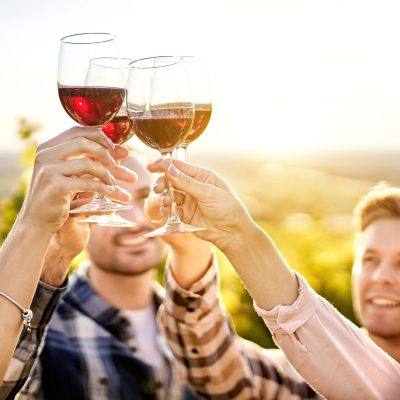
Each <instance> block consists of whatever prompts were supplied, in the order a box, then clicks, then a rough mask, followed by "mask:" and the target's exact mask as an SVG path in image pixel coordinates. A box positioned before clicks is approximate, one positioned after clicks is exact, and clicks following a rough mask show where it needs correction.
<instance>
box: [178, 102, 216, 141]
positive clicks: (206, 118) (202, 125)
mask: <svg viewBox="0 0 400 400" xmlns="http://www.w3.org/2000/svg"><path fill="white" fill-rule="evenodd" d="M211 111H212V105H211V104H195V107H194V119H193V125H192V128H191V129H190V132H189V134H188V135H187V136H186V137H185V138H184V139H183V141H182V143H181V144H182V145H186V146H187V145H188V144H189V143H192V142H193V141H194V140H196V139H197V138H198V137H199V136H200V135H201V134H202V133H203V132H204V131H205V129H206V128H207V125H208V123H209V122H210V118H211Z"/></svg>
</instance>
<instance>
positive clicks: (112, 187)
mask: <svg viewBox="0 0 400 400" xmlns="http://www.w3.org/2000/svg"><path fill="white" fill-rule="evenodd" d="M106 189H107V191H108V192H109V193H111V192H113V191H114V190H115V187H114V186H113V185H106Z"/></svg>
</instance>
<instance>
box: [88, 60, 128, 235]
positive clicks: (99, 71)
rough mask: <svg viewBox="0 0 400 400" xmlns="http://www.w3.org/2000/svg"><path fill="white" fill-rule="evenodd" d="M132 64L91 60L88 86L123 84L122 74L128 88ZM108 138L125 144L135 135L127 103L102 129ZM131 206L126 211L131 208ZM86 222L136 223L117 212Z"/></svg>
mask: <svg viewBox="0 0 400 400" xmlns="http://www.w3.org/2000/svg"><path fill="white" fill-rule="evenodd" d="M131 62H132V60H131V59H129V58H116V57H98V58H93V59H92V60H90V65H89V70H88V74H87V78H86V84H87V85H92V84H93V85H94V84H96V82H98V81H101V80H106V81H107V82H109V83H110V84H111V83H112V82H115V85H118V84H120V83H121V74H122V76H123V82H124V87H126V83H127V78H128V66H129V64H130V63H131ZM102 130H103V132H104V133H105V134H106V136H107V137H108V138H109V139H110V140H111V141H112V142H113V143H115V144H123V143H125V142H126V141H127V140H129V139H130V138H131V137H132V136H133V135H134V132H133V129H132V126H131V124H130V122H129V119H128V114H127V110H126V102H125V101H124V102H123V104H122V105H121V107H120V109H119V111H118V113H117V114H116V116H114V117H113V118H112V119H111V120H110V121H108V122H106V123H105V124H104V125H103V127H102ZM131 207H132V206H131V205H129V206H127V207H125V208H124V209H127V208H131ZM84 222H89V223H95V224H98V225H101V226H113V227H134V226H136V223H135V222H133V221H130V220H128V219H125V218H122V217H121V216H120V215H117V214H116V213H115V212H113V213H112V214H106V215H93V216H90V217H88V218H86V219H85V220H84Z"/></svg>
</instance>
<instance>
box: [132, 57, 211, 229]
mask: <svg viewBox="0 0 400 400" xmlns="http://www.w3.org/2000/svg"><path fill="white" fill-rule="evenodd" d="M127 107H128V116H129V118H130V120H131V124H132V126H133V130H134V132H135V134H136V136H137V137H138V138H139V139H140V140H141V141H142V142H143V143H145V144H146V145H147V146H149V147H152V148H153V149H157V150H159V151H160V153H161V154H162V157H163V159H164V160H169V162H170V160H171V157H172V151H173V150H174V148H175V147H176V146H177V145H179V144H180V143H181V142H182V141H183V140H184V138H185V137H186V135H187V134H188V133H189V130H190V128H191V126H192V123H193V117H194V107H193V102H192V98H191V92H190V87H189V82H188V80H187V75H186V72H185V66H184V63H183V61H182V59H181V58H180V57H172V56H160V57H150V58H146V59H141V60H137V61H134V62H132V63H131V64H130V69H129V76H128V91H127ZM169 195H170V197H171V199H172V201H171V208H170V215H169V218H168V220H167V223H166V224H165V225H164V226H163V227H161V228H158V229H156V230H155V231H153V232H150V233H149V234H147V235H146V236H161V235H166V234H169V233H183V232H193V231H197V230H201V229H203V228H201V227H196V226H192V225H188V224H183V223H182V222H181V221H180V219H179V216H178V213H177V210H176V204H175V201H174V193H173V190H172V189H171V188H170V189H169Z"/></svg>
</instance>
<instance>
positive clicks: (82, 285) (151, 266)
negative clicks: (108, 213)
mask: <svg viewBox="0 0 400 400" xmlns="http://www.w3.org/2000/svg"><path fill="white" fill-rule="evenodd" d="M123 165H124V166H125V167H128V168H129V169H131V170H132V171H134V172H136V174H137V175H138V180H137V182H135V183H134V184H126V183H124V182H119V183H118V185H119V186H121V187H123V188H124V189H126V190H127V191H128V192H129V193H130V194H131V195H132V204H133V208H132V209H131V210H126V211H123V212H122V213H121V214H122V215H123V217H124V218H126V219H130V220H131V221H133V222H135V223H136V226H135V227H133V228H116V227H115V228H110V227H100V226H92V227H91V230H90V238H89V237H88V234H89V227H88V226H87V225H86V224H75V225H79V226H78V227H77V228H76V229H79V232H78V231H77V232H74V233H72V234H71V233H69V234H68V235H64V236H62V237H61V238H60V240H59V243H58V246H55V247H53V248H52V249H50V251H49V252H50V254H48V255H47V262H48V263H58V264H59V263H70V262H71V260H72V258H73V257H74V256H75V255H76V254H77V253H79V251H80V250H82V249H83V248H84V247H85V245H86V242H87V246H86V248H87V251H88V254H89V259H90V262H89V263H87V264H86V265H81V266H79V267H78V270H77V271H76V272H75V273H74V277H73V279H72V280H73V283H72V285H71V287H70V288H69V290H68V291H67V292H66V294H65V296H64V297H63V299H62V301H61V303H60V305H59V306H58V308H57V310H56V312H55V315H54V317H53V319H52V320H51V322H50V325H49V329H48V332H47V336H46V339H45V346H44V348H43V351H42V353H41V356H40V362H39V363H38V365H36V367H35V369H34V372H33V373H32V375H31V377H30V379H29V380H28V382H27V384H26V385H25V387H24V388H23V391H22V394H21V395H20V396H19V397H18V398H19V399H25V398H29V399H58V400H63V399H65V400H67V399H68V400H71V399H74V400H79V399H93V400H102V399H121V400H124V399H174V400H178V399H188V400H189V399H194V398H196V397H195V396H194V395H193V394H192V393H191V392H190V391H189V390H188V389H187V388H186V387H185V386H184V385H183V384H182V383H180V382H179V380H178V379H177V378H176V377H175V376H174V368H173V365H172V362H171V356H170V353H169V350H168V348H167V346H166V342H165V341H164V339H163V338H162V336H161V334H160V332H159V329H158V327H157V324H156V312H157V308H158V306H159V305H160V303H161V302H162V297H163V291H162V288H161V287H160V286H159V285H158V284H157V283H156V282H155V280H154V274H155V270H156V268H157V267H158V266H160V264H161V263H162V261H163V258H164V248H165V246H164V242H163V241H162V240H161V239H160V238H145V237H144V236H143V234H144V233H146V232H149V231H150V230H152V227H151V226H150V224H149V222H148V221H147V219H146V216H145V209H144V206H145V199H146V198H147V197H148V195H149V193H150V191H151V184H152V180H151V176H150V174H149V172H147V170H146V169H145V167H144V166H143V164H142V163H141V162H139V161H138V159H137V158H133V157H130V158H128V159H127V160H125V161H124V163H123ZM74 237H75V238H76V237H79V238H80V240H79V243H78V244H77V243H76V242H74ZM187 241H196V242H195V243H196V245H195V246H193V245H191V243H187ZM173 243H174V242H173V241H172V242H171V253H170V254H171V257H172V258H173V259H174V260H175V262H178V263H179V262H182V263H188V264H189V263H190V265H193V266H194V267H196V268H200V266H198V265H197V263H200V264H203V263H206V264H208V263H209V262H210V260H211V258H212V252H211V246H210V244H208V243H206V242H202V241H200V240H199V239H196V238H194V237H192V238H191V237H188V238H187V239H186V243H185V240H182V239H181V240H179V241H177V244H176V245H175V246H174V245H173ZM72 244H74V245H73V246H72ZM190 249H191V250H190Z"/></svg>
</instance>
